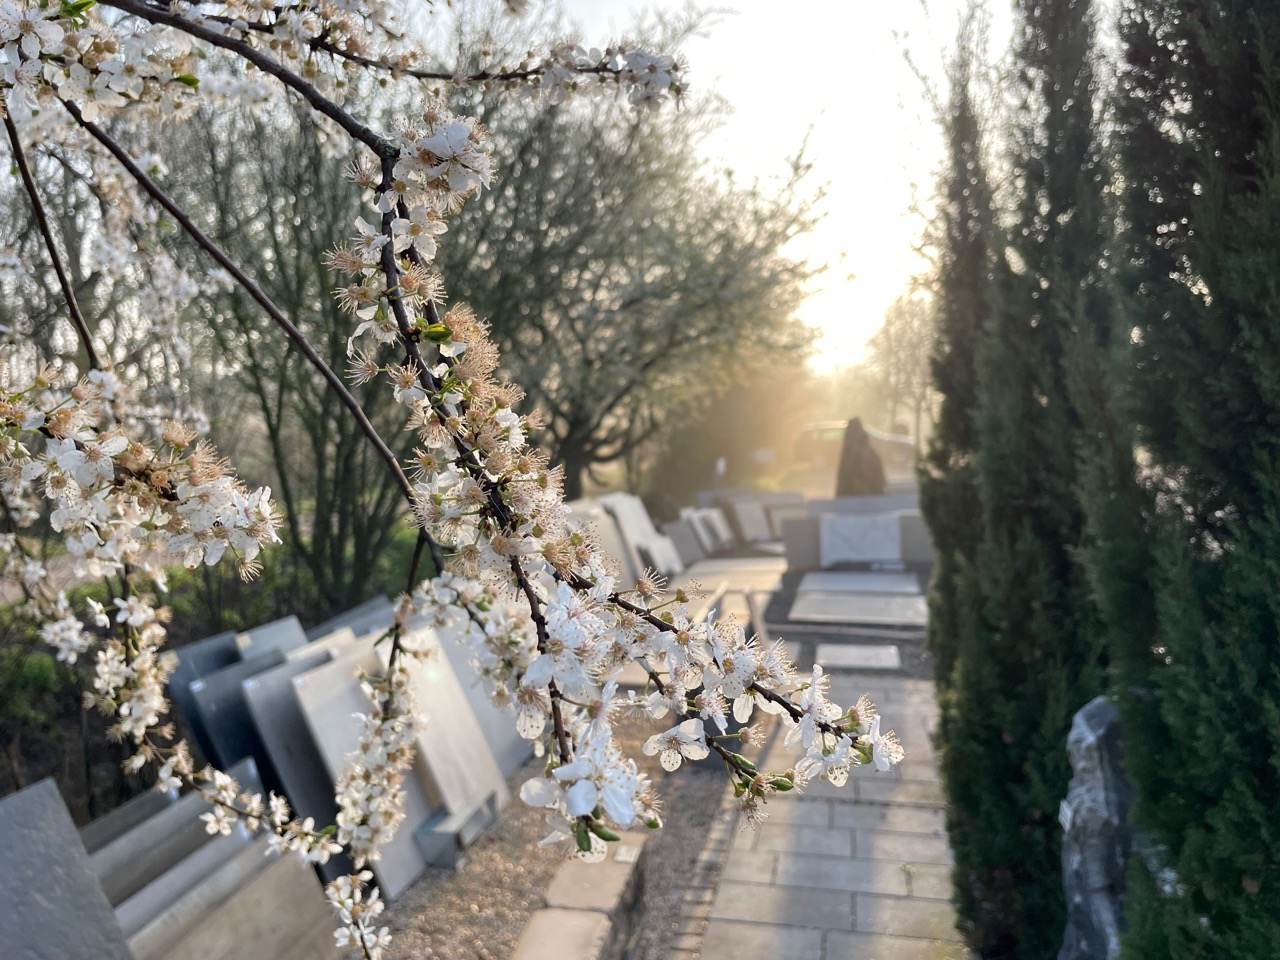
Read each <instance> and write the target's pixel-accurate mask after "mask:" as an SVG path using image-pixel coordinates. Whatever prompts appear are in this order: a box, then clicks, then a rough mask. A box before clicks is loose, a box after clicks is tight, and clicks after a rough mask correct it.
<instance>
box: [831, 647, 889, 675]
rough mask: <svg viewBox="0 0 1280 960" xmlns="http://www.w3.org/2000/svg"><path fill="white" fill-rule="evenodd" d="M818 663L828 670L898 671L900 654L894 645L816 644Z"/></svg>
mask: <svg viewBox="0 0 1280 960" xmlns="http://www.w3.org/2000/svg"><path fill="white" fill-rule="evenodd" d="M817 660H818V663H820V664H822V665H823V666H824V667H826V668H827V669H828V670H899V669H901V668H902V654H901V652H900V651H899V650H898V647H897V645H896V644H882V645H877V646H870V645H867V644H855V643H820V644H818V657H817Z"/></svg>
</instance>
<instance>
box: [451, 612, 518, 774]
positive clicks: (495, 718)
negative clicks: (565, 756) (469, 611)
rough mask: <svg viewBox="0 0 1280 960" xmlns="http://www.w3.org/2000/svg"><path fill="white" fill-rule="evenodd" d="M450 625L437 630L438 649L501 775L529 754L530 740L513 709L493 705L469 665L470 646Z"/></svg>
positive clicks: (516, 766) (516, 765)
mask: <svg viewBox="0 0 1280 960" xmlns="http://www.w3.org/2000/svg"><path fill="white" fill-rule="evenodd" d="M459 633H460V631H459V630H458V628H456V627H453V628H449V629H447V630H444V631H441V632H440V649H441V650H443V651H444V655H445V656H446V657H448V658H449V663H450V664H451V665H452V666H453V672H454V674H455V675H456V676H457V677H458V681H459V683H461V685H462V689H463V693H464V694H465V695H466V698H467V702H468V703H469V704H470V705H471V712H472V714H473V715H474V716H475V718H476V722H477V723H478V724H479V725H480V731H481V734H482V735H483V737H484V739H485V742H486V743H487V744H488V745H489V750H490V751H491V752H492V754H493V758H494V760H496V761H497V763H498V769H499V770H501V772H502V775H503V776H504V777H509V776H511V774H513V773H515V772H516V771H517V770H519V769H520V768H521V767H522V766H524V765H525V763H526V762H527V761H528V759H529V758H530V757H531V756H533V744H532V743H531V742H530V741H528V740H526V739H524V738H523V737H522V736H520V734H518V733H517V732H516V721H515V713H514V712H513V711H512V710H509V709H503V708H501V707H498V706H495V705H494V702H493V700H491V699H490V698H489V694H488V692H487V691H486V690H485V688H484V686H483V684H482V682H481V680H480V678H479V677H478V676H477V675H476V672H475V669H474V668H473V667H472V665H471V656H472V653H471V647H470V645H469V644H468V643H467V642H466V641H465V640H463V639H460V637H459Z"/></svg>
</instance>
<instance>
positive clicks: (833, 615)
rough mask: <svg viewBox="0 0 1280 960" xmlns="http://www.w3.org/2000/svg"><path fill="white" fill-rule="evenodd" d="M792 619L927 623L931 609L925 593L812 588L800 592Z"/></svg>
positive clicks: (905, 623) (873, 622)
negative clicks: (923, 595) (852, 591)
mask: <svg viewBox="0 0 1280 960" xmlns="http://www.w3.org/2000/svg"><path fill="white" fill-rule="evenodd" d="M788 619H791V620H798V621H801V622H814V623H866V624H892V625H895V626H904V627H923V626H924V625H925V623H926V622H927V620H928V610H927V609H926V607H925V602H924V597H921V596H914V597H913V596H908V595H905V594H889V593H826V592H823V591H820V590H810V591H807V592H805V593H800V594H797V595H796V599H795V602H794V603H793V604H792V605H791V613H790V614H789V616H788Z"/></svg>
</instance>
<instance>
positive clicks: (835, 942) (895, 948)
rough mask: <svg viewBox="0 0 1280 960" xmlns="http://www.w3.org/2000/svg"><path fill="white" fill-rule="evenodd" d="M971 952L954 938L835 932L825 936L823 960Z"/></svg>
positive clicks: (908, 959) (900, 959)
mask: <svg viewBox="0 0 1280 960" xmlns="http://www.w3.org/2000/svg"><path fill="white" fill-rule="evenodd" d="M972 957H973V955H972V954H971V953H970V952H969V951H968V949H967V948H966V947H965V946H964V944H962V943H958V942H956V941H955V940H915V939H910V938H908V937H889V936H885V935H883V934H875V933H838V932H832V933H830V934H828V936H827V952H826V960H972Z"/></svg>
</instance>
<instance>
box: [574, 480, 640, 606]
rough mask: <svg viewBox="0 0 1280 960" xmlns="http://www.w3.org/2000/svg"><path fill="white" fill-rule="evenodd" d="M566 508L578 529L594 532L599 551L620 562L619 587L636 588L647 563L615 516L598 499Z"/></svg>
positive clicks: (579, 501) (584, 501) (576, 501)
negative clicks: (585, 528)
mask: <svg viewBox="0 0 1280 960" xmlns="http://www.w3.org/2000/svg"><path fill="white" fill-rule="evenodd" d="M565 506H566V507H568V508H569V516H570V517H571V518H572V519H573V520H574V521H575V522H576V523H577V524H578V525H579V526H581V527H588V528H590V529H591V530H593V531H594V533H595V537H596V542H597V543H598V544H599V545H600V549H601V550H603V551H604V553H605V555H606V556H608V557H612V558H613V560H614V561H616V562H617V564H618V580H619V584H620V585H621V586H623V587H631V586H634V585H635V582H636V578H638V577H639V576H640V574H641V573H642V572H643V570H644V564H643V563H642V562H641V560H640V554H639V553H638V552H637V551H636V549H635V546H634V545H633V544H632V542H631V541H630V540H629V539H627V538H625V537H624V536H623V534H622V530H621V529H620V528H619V526H618V522H617V521H616V520H614V518H613V514H611V513H609V511H607V510H605V508H604V506H603V505H602V504H600V503H599V502H597V501H595V500H587V499H583V500H572V501H570V502H569V503H566V504H565Z"/></svg>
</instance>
